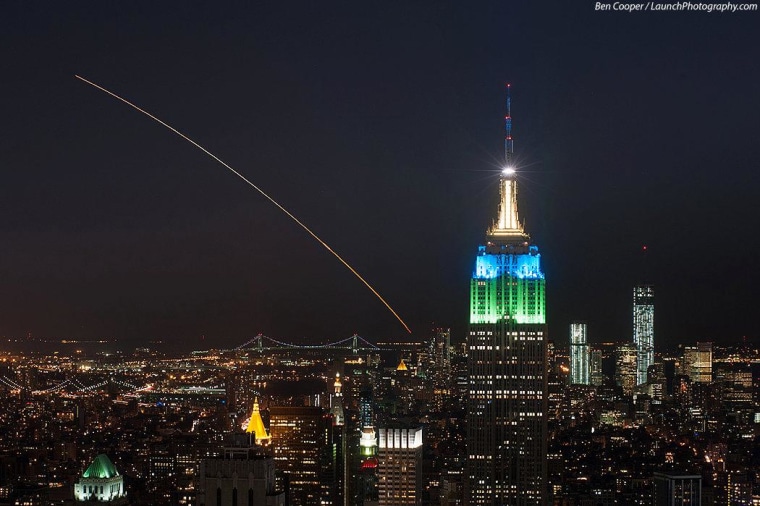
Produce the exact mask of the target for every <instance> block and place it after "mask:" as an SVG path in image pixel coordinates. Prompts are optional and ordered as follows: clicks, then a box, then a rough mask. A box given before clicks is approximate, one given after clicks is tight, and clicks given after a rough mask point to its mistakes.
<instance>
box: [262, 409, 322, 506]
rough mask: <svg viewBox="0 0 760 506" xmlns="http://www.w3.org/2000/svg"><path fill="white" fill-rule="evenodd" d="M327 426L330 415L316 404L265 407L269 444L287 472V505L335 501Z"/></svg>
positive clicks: (295, 505) (280, 464)
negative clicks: (288, 486) (288, 493)
mask: <svg viewBox="0 0 760 506" xmlns="http://www.w3.org/2000/svg"><path fill="white" fill-rule="evenodd" d="M331 429H332V420H331V417H330V416H329V415H326V414H325V413H324V412H323V411H322V409H321V408H318V407H282V406H274V407H271V408H270V409H269V430H270V435H271V448H272V452H273V456H274V461H275V464H276V466H277V468H278V469H280V470H282V471H283V472H284V473H285V474H286V475H287V476H288V479H289V483H290V504H291V505H293V506H304V505H310V504H330V505H333V504H336V501H335V496H334V493H333V490H334V487H333V483H334V479H335V469H334V466H333V462H332V461H331V459H330V458H329V457H330V456H331V454H332V453H333V448H332V445H331Z"/></svg>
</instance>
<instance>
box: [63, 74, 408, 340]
mask: <svg viewBox="0 0 760 506" xmlns="http://www.w3.org/2000/svg"><path fill="white" fill-rule="evenodd" d="M74 77H76V78H77V79H79V80H80V81H82V82H85V83H87V84H89V85H90V86H92V87H93V88H97V89H99V90H100V91H102V92H104V93H106V94H108V95H111V96H112V97H113V98H115V99H117V100H119V101H121V102H123V103H125V104H127V105H128V106H130V107H132V108H133V109H135V110H137V111H139V112H141V113H143V114H144V115H146V116H147V117H149V118H150V119H152V120H153V121H155V122H156V123H158V124H160V125H161V126H163V127H166V128H167V129H169V130H171V131H172V132H174V133H175V134H177V135H179V136H180V137H182V138H183V139H185V140H186V141H187V142H189V143H190V144H192V145H193V146H195V147H196V148H198V149H200V150H201V151H203V152H204V153H206V154H207V155H208V156H210V157H211V158H213V159H214V160H216V161H217V162H219V163H220V164H221V165H223V166H224V167H225V168H226V169H228V170H229V171H230V172H232V173H233V174H235V175H236V176H237V177H239V178H240V179H242V180H243V181H245V182H246V183H247V184H248V186H250V187H251V188H253V189H254V190H256V191H257V192H259V193H260V194H261V195H262V196H263V197H264V198H266V199H267V200H268V201H270V202H271V203H272V204H274V205H275V206H277V208H278V209H280V211H282V212H283V213H285V214H286V215H287V216H288V217H289V218H290V219H291V220H293V221H295V222H296V223H297V224H298V225H299V226H300V227H301V228H302V229H304V230H305V231H306V232H307V233H308V234H309V235H310V236H312V237H313V238H314V239H315V240H316V241H317V242H318V243H319V244H321V245H322V246H324V248H325V249H326V250H327V251H329V252H330V253H332V255H333V256H334V257H335V258H337V259H338V260H339V261H340V263H342V264H343V265H344V266H345V267H346V268H347V269H348V270H349V271H351V273H352V274H353V275H354V276H356V277H357V278H358V279H359V281H361V282H362V283H364V286H366V287H367V288H369V290H370V291H371V292H372V293H373V294H375V296H376V297H377V298H378V299H379V300H380V302H382V303H383V305H385V307H386V308H388V310H389V311H390V312H391V313H393V316H395V317H396V319H397V320H398V321H399V322H400V323H401V325H403V326H404V328H405V329H406V331H407V332H409V333H410V334H411V333H412V331H411V330H410V329H409V327H408V326H407V324H406V323H405V322H404V320H402V319H401V317H400V316H399V315H398V313H396V311H394V310H393V308H392V307H391V306H390V304H388V303H387V302H386V301H385V299H383V297H382V296H381V295H380V294H379V293H378V292H377V290H375V289H374V288H373V287H372V285H370V284H369V283H368V282H367V280H366V279H364V278H363V277H362V276H361V274H359V273H358V272H357V271H356V269H354V268H353V267H351V266H350V265H349V263H348V262H346V261H345V260H343V257H341V256H340V255H339V254H338V253H336V252H335V250H333V249H332V248H331V247H330V246H329V245H328V244H327V243H326V242H325V241H323V240H322V239H320V237H319V236H318V235H317V234H315V233H314V232H312V231H311V229H310V228H309V227H307V226H306V225H305V224H304V223H303V222H302V221H301V220H299V219H298V218H296V217H295V216H294V215H293V214H291V212H290V211H288V210H287V209H285V208H284V207H282V205H280V203H279V202H277V201H276V200H274V199H273V198H272V197H270V196H269V195H267V194H266V193H265V192H264V190H262V189H261V188H259V187H258V186H256V185H255V184H253V183H252V182H251V181H250V180H248V179H247V178H246V177H245V176H244V175H242V174H241V173H240V172H238V171H236V170H235V169H233V168H232V167H230V166H229V165H227V163H225V162H224V161H222V160H221V159H220V158H219V157H218V156H216V155H215V154H213V153H212V152H211V151H209V150H208V149H206V148H204V147H203V146H201V145H200V144H198V143H197V142H195V141H194V140H192V139H191V138H190V137H188V136H187V135H185V134H183V133H182V132H180V131H179V130H177V129H176V128H174V127H173V126H171V125H169V124H168V123H165V122H164V121H162V120H160V119H159V118H157V117H156V116H154V115H152V114H151V113H149V112H148V111H146V110H145V109H141V108H140V107H138V106H136V105H135V104H133V103H132V102H130V101H128V100H127V99H125V98H122V97H120V96H119V95H117V94H116V93H114V92H112V91H109V90H107V89H106V88H103V87H102V86H100V85H98V84H95V83H93V82H92V81H88V80H87V79H85V78H84V77H81V76H78V75H76V74H75V75H74Z"/></svg>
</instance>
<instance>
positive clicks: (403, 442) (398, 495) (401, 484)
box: [377, 428, 422, 506]
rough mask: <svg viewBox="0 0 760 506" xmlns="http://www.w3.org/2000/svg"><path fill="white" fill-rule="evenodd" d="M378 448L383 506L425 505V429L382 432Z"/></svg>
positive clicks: (382, 430) (384, 430)
mask: <svg viewBox="0 0 760 506" xmlns="http://www.w3.org/2000/svg"><path fill="white" fill-rule="evenodd" d="M378 435H379V444H378V447H377V460H378V466H377V478H378V500H379V504H380V506H384V505H387V506H403V505H409V506H416V505H418V504H421V503H422V497H421V496H422V429H421V428H415V429H401V428H399V429H379V431H378Z"/></svg>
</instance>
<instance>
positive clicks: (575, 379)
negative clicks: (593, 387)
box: [570, 322, 590, 385]
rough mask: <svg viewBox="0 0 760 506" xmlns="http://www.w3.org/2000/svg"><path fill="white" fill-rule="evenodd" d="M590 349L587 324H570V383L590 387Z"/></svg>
mask: <svg viewBox="0 0 760 506" xmlns="http://www.w3.org/2000/svg"><path fill="white" fill-rule="evenodd" d="M589 358H590V357H589V347H588V337H587V335H586V323H585V322H573V323H571V324H570V383H572V384H573V385H588V384H589V383H590V381H589Z"/></svg>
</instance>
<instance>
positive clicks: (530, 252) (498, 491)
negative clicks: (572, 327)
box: [466, 87, 547, 505]
mask: <svg viewBox="0 0 760 506" xmlns="http://www.w3.org/2000/svg"><path fill="white" fill-rule="evenodd" d="M507 90H508V94H507V116H506V138H505V158H506V160H505V161H506V165H505V168H504V169H503V171H502V173H501V176H500V178H499V191H500V202H499V207H498V212H497V216H496V220H495V221H494V223H493V225H492V226H491V228H490V229H489V230H488V232H487V234H486V238H485V244H483V245H481V246H479V247H478V253H477V256H476V259H475V271H474V273H473V275H472V280H471V283H470V331H469V335H468V337H467V369H468V375H469V379H468V395H469V401H468V410H467V411H468V412H467V454H468V455H467V480H466V487H467V491H466V502H467V503H469V504H494V505H495V504H499V505H501V504H526V505H527V504H531V505H535V504H544V503H545V500H546V498H545V492H544V488H545V483H546V479H545V477H546V434H547V430H546V421H547V419H546V316H545V303H544V300H545V299H544V287H545V281H544V274H543V272H542V271H541V263H540V261H541V255H540V254H539V253H538V247H537V246H535V245H532V244H531V243H530V236H529V235H528V234H527V233H525V229H524V227H523V224H522V223H521V222H520V220H519V218H518V214H517V178H516V176H515V170H514V168H513V166H512V131H511V130H512V119H511V116H510V105H511V104H510V97H509V87H508V88H507Z"/></svg>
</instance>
